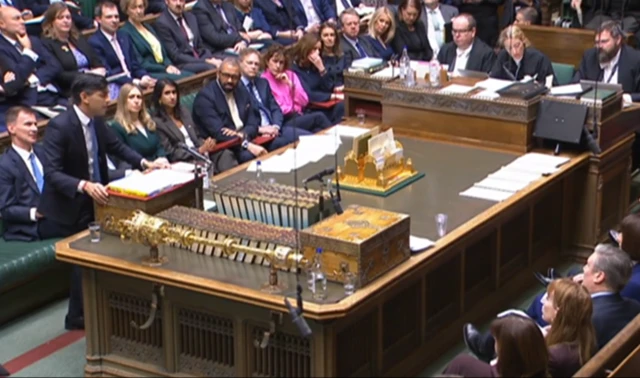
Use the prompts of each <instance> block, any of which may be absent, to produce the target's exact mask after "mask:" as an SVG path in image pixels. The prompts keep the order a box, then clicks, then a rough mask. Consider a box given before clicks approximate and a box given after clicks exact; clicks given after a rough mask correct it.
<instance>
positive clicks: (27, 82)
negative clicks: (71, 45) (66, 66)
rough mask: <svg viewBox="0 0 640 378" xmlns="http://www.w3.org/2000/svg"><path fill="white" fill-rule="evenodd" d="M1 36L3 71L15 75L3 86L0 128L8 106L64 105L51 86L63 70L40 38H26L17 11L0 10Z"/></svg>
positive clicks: (0, 47) (2, 126)
mask: <svg viewBox="0 0 640 378" xmlns="http://www.w3.org/2000/svg"><path fill="white" fill-rule="evenodd" d="M0 33H2V36H0V56H1V57H2V66H3V67H2V68H3V70H4V71H5V72H12V73H13V74H14V75H13V80H11V81H12V83H10V84H11V85H7V84H9V83H7V82H5V83H4V84H5V86H4V87H5V101H4V102H3V103H2V104H0V128H4V112H5V111H6V109H8V108H9V107H11V106H15V105H23V106H35V105H40V106H45V107H51V106H55V105H66V100H65V99H64V98H62V96H61V95H60V91H59V90H58V88H57V87H56V86H55V85H54V84H53V79H54V77H55V76H56V75H57V74H59V73H60V71H61V70H62V68H61V67H60V64H59V63H58V61H57V60H56V59H55V58H53V57H52V56H51V54H50V53H49V52H48V51H47V49H45V48H44V46H43V45H42V43H41V42H40V40H39V39H37V38H35V37H30V36H29V35H27V33H26V29H25V25H24V20H23V18H22V15H21V14H20V11H19V10H18V9H16V8H14V7H2V8H0ZM8 88H13V90H8Z"/></svg>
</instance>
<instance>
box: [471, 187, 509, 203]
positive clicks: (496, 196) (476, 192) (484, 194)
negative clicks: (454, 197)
mask: <svg viewBox="0 0 640 378" xmlns="http://www.w3.org/2000/svg"><path fill="white" fill-rule="evenodd" d="M460 195H461V196H463V197H472V198H479V199H484V200H489V201H494V202H501V201H504V200H506V199H507V198H509V197H511V196H512V195H513V193H511V192H505V191H502V190H493V189H485V188H478V187H475V186H472V187H471V188H469V189H467V190H465V191H464V192H461V193H460Z"/></svg>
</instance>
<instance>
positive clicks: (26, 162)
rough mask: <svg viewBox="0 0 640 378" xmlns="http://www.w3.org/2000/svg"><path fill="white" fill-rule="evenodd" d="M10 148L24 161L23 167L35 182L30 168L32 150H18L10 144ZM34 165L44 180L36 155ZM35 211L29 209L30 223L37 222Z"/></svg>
mask: <svg viewBox="0 0 640 378" xmlns="http://www.w3.org/2000/svg"><path fill="white" fill-rule="evenodd" d="M11 147H13V149H14V150H15V151H16V152H17V153H18V156H20V159H22V161H24V165H26V166H27V170H28V171H29V173H30V174H31V178H33V181H35V182H37V181H36V175H35V174H34V173H33V167H32V166H31V159H30V157H31V154H34V155H35V152H34V151H33V149H31V151H27V150H25V149H24V148H20V147H18V146H16V145H15V144H11ZM36 165H37V166H38V169H39V170H40V172H41V173H42V177H43V178H44V170H43V169H42V163H41V162H40V159H38V155H36ZM36 211H37V209H36V208H35V207H32V208H31V209H29V218H30V219H31V221H32V222H37V220H38V219H37V218H36Z"/></svg>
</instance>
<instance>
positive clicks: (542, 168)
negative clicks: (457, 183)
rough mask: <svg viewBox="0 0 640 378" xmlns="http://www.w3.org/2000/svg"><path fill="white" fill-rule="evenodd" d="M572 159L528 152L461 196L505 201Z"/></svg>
mask: <svg viewBox="0 0 640 378" xmlns="http://www.w3.org/2000/svg"><path fill="white" fill-rule="evenodd" d="M569 160H570V159H569V158H568V157H563V156H553V155H546V154H540V153H536V152H532V153H528V154H525V155H523V156H520V157H519V158H517V159H515V160H513V161H512V162H511V163H509V164H507V165H506V166H504V167H502V168H500V169H499V170H497V171H496V172H493V173H490V174H489V175H488V176H487V177H486V178H485V179H483V180H482V181H480V182H477V183H475V184H474V185H473V186H472V187H471V188H469V189H467V190H465V191H464V192H461V193H460V195H461V196H466V197H474V198H481V199H486V200H489V201H497V202H500V201H504V200H505V199H507V198H509V197H510V196H511V195H513V194H514V193H516V192H518V191H520V190H522V189H524V188H526V187H527V186H528V185H529V184H531V183H532V182H534V181H536V180H538V179H540V178H541V177H542V176H543V175H546V174H550V173H553V172H555V171H557V170H558V169H559V167H560V166H561V165H562V164H565V163H566V162H568V161H569Z"/></svg>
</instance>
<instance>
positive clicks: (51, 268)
mask: <svg viewBox="0 0 640 378" xmlns="http://www.w3.org/2000/svg"><path fill="white" fill-rule="evenodd" d="M3 231H4V230H3V225H2V221H1V220H0V235H2V232H3ZM58 240H59V239H49V240H41V241H36V242H19V241H9V242H8V241H5V240H4V238H2V237H1V236H0V324H4V323H6V322H8V321H10V320H12V319H14V318H16V317H19V316H21V315H23V314H25V313H27V312H29V311H31V310H33V309H35V308H38V307H40V306H43V305H45V304H47V303H49V302H51V301H54V300H56V299H59V298H63V297H64V296H66V295H68V294H69V282H70V274H71V266H70V265H69V264H65V263H61V262H59V261H57V260H56V253H55V243H56V242H57V241H58ZM60 325H61V327H62V325H63V319H60Z"/></svg>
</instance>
